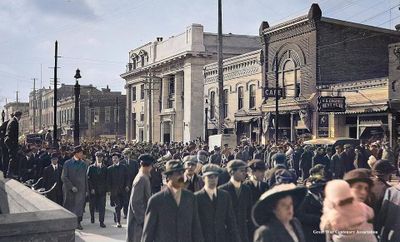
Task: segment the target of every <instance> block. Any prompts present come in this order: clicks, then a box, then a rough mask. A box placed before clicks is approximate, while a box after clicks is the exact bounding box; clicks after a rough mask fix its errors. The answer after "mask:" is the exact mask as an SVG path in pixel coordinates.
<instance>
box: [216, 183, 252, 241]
mask: <svg viewBox="0 0 400 242" xmlns="http://www.w3.org/2000/svg"><path fill="white" fill-rule="evenodd" d="M219 188H221V189H223V190H225V191H227V192H228V193H229V195H230V196H231V199H232V205H233V211H234V212H235V218H236V223H237V225H238V229H239V235H240V239H241V241H242V242H248V241H249V230H248V226H249V223H252V220H251V217H250V216H251V208H252V204H253V200H252V198H251V190H250V188H249V187H248V186H247V185H245V184H242V185H241V188H240V189H241V191H240V194H239V197H238V196H237V195H236V191H235V186H234V185H233V183H232V182H228V183H226V184H224V185H222V186H220V187H219Z"/></svg>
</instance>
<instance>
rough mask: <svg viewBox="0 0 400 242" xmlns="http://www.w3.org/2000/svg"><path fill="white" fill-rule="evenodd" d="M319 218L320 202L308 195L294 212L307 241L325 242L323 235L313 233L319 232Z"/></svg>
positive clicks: (320, 214) (320, 212) (320, 213)
mask: <svg viewBox="0 0 400 242" xmlns="http://www.w3.org/2000/svg"><path fill="white" fill-rule="evenodd" d="M321 189H323V188H321ZM321 216H322V201H320V200H319V199H316V198H315V197H314V196H313V195H312V194H311V193H308V194H307V196H306V197H305V199H304V201H303V203H302V204H301V205H300V206H299V208H298V209H297V211H296V217H297V218H298V219H299V221H300V222H301V225H302V228H303V232H304V236H305V238H306V240H307V241H313V242H325V239H326V238H325V235H324V234H316V233H314V232H313V231H319V230H320V228H319V225H320V223H321Z"/></svg>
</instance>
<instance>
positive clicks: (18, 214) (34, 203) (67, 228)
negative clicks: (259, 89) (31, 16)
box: [0, 176, 77, 242]
mask: <svg viewBox="0 0 400 242" xmlns="http://www.w3.org/2000/svg"><path fill="white" fill-rule="evenodd" d="M76 226H77V219H76V216H75V215H74V214H72V213H71V212H69V211H67V210H66V209H64V208H63V207H61V206H59V205H58V204H56V203H54V202H52V201H50V200H48V199H47V198H45V197H44V196H42V195H40V194H37V193H36V192H34V191H32V190H31V189H29V188H28V187H26V186H24V185H23V184H21V183H19V182H17V181H15V180H12V179H4V178H3V177H1V176H0V242H1V241H75V228H76Z"/></svg>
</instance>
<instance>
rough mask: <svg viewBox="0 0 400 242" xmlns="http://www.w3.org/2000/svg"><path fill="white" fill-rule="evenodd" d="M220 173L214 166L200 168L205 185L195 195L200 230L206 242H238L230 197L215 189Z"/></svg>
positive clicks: (208, 165) (226, 193)
mask: <svg viewBox="0 0 400 242" xmlns="http://www.w3.org/2000/svg"><path fill="white" fill-rule="evenodd" d="M220 171H221V170H220V168H219V167H218V166H217V165H214V164H207V165H205V166H204V167H203V168H202V174H203V179H204V184H205V185H204V187H203V189H201V190H200V191H198V192H196V193H195V196H196V198H197V201H198V206H199V208H198V209H199V218H200V224H201V228H202V231H203V234H204V239H205V241H207V242H217V241H218V242H231V241H233V242H239V241H240V237H239V233H238V228H237V223H236V219H235V214H234V212H233V206H232V200H231V197H230V195H229V193H228V192H226V191H224V190H222V189H220V188H217V184H218V175H219V173H220Z"/></svg>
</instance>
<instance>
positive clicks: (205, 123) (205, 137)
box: [204, 99, 209, 144]
mask: <svg viewBox="0 0 400 242" xmlns="http://www.w3.org/2000/svg"><path fill="white" fill-rule="evenodd" d="M208 108H209V104H208V99H206V102H205V103H204V117H205V121H204V140H205V141H206V143H207V144H208Z"/></svg>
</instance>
